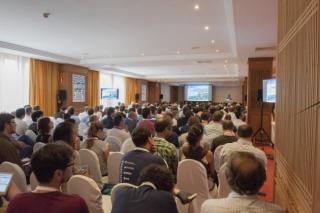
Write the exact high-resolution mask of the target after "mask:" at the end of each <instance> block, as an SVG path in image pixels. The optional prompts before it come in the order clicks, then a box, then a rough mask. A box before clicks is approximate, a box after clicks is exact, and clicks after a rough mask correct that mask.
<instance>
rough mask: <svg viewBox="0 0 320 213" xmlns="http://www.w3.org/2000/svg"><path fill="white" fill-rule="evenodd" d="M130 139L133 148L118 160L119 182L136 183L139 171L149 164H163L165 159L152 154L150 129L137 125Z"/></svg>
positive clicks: (153, 146) (153, 149)
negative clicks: (133, 145) (134, 146)
mask: <svg viewBox="0 0 320 213" xmlns="http://www.w3.org/2000/svg"><path fill="white" fill-rule="evenodd" d="M132 141H133V143H134V144H135V145H136V148H134V150H132V151H130V152H128V153H127V154H125V155H124V156H123V158H122V159H121V162H120V183H131V184H134V185H137V184H138V177H139V174H140V172H141V171H142V170H143V169H144V168H145V167H147V166H148V165H151V164H157V165H162V166H165V165H166V163H165V161H164V160H163V159H162V158H161V157H159V156H157V155H153V153H154V152H155V145H154V141H153V139H152V135H151V131H150V130H149V129H148V128H146V127H143V126H142V127H137V128H136V129H135V130H133V132H132Z"/></svg>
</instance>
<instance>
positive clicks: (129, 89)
mask: <svg viewBox="0 0 320 213" xmlns="http://www.w3.org/2000/svg"><path fill="white" fill-rule="evenodd" d="M125 82H126V93H125V102H126V104H131V102H134V101H135V94H136V93H140V92H139V88H138V82H137V79H134V78H126V80H125Z"/></svg>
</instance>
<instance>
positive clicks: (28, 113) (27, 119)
mask: <svg viewBox="0 0 320 213" xmlns="http://www.w3.org/2000/svg"><path fill="white" fill-rule="evenodd" d="M24 110H25V116H24V118H23V121H24V122H26V123H27V126H29V125H30V124H32V122H33V121H32V118H31V114H32V107H31V106H30V105H26V106H25V107H24Z"/></svg>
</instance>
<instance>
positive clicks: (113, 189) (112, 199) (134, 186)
mask: <svg viewBox="0 0 320 213" xmlns="http://www.w3.org/2000/svg"><path fill="white" fill-rule="evenodd" d="M124 187H133V188H138V187H137V186H136V185H133V184H130V183H118V184H117V185H115V186H114V187H113V188H112V191H111V204H113V202H114V199H115V196H116V193H117V191H118V190H119V189H121V188H124Z"/></svg>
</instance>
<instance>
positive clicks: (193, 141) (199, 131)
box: [187, 123, 203, 146]
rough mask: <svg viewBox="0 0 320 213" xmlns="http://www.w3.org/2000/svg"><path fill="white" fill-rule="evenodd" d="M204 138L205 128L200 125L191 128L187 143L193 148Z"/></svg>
mask: <svg viewBox="0 0 320 213" xmlns="http://www.w3.org/2000/svg"><path fill="white" fill-rule="evenodd" d="M202 137H203V126H202V124H200V123H197V124H194V125H192V126H190V127H189V130H188V136H187V141H188V143H189V144H190V145H191V146H196V145H198V144H199V143H200V141H201V139H202Z"/></svg>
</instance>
